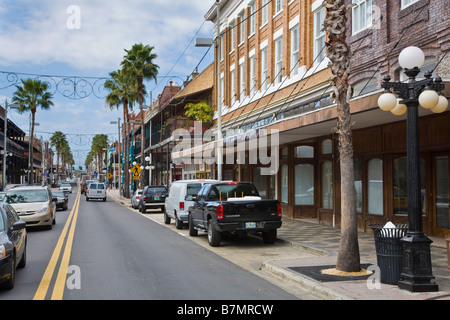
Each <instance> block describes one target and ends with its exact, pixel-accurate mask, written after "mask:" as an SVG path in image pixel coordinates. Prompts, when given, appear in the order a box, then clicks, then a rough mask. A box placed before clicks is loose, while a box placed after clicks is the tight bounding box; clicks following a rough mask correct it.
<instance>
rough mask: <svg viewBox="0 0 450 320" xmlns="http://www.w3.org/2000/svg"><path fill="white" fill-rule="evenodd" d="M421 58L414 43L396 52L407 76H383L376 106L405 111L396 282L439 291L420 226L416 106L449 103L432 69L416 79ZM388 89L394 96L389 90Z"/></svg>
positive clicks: (434, 106) (439, 107) (412, 288)
mask: <svg viewBox="0 0 450 320" xmlns="http://www.w3.org/2000/svg"><path fill="white" fill-rule="evenodd" d="M423 62H424V54H423V52H422V50H420V49H419V48H417V47H407V48H405V49H404V50H403V51H402V52H401V53H400V55H399V64H400V66H401V67H402V68H404V70H405V74H406V75H407V76H408V77H409V80H408V81H407V82H405V83H401V82H390V79H391V78H390V77H389V76H386V77H385V78H384V82H383V83H382V84H381V87H382V88H384V89H385V92H384V93H383V94H382V95H381V96H380V98H379V100H378V105H379V107H380V108H381V109H382V110H384V111H391V112H392V113H393V114H396V115H401V114H404V113H405V112H407V118H406V127H407V173H408V190H407V196H408V232H407V234H406V236H405V237H403V238H402V239H401V242H402V245H403V270H402V273H401V274H400V281H399V282H398V284H397V285H398V287H399V288H401V289H405V290H409V291H411V292H431V291H438V285H437V284H436V283H434V281H432V280H433V279H434V276H433V274H432V270H431V252H430V244H431V243H432V241H431V240H430V239H429V238H428V237H426V236H425V235H424V232H423V228H422V205H421V199H422V198H421V189H420V158H419V125H418V118H419V112H418V108H419V104H420V105H421V106H422V107H424V108H426V109H431V110H432V111H433V112H436V113H440V112H443V111H445V109H446V108H447V106H448V101H447V99H446V98H445V97H444V96H442V94H441V90H443V89H444V85H443V84H441V82H442V80H441V79H440V78H436V79H435V80H434V81H433V79H432V78H431V73H430V72H428V73H426V74H425V79H423V80H420V81H416V76H417V75H418V74H419V72H420V69H419V68H420V67H421V66H422V64H423ZM391 89H392V90H393V91H394V92H395V93H396V94H397V97H396V96H395V95H394V94H392V93H390V90H391ZM436 91H438V92H439V94H438V93H436Z"/></svg>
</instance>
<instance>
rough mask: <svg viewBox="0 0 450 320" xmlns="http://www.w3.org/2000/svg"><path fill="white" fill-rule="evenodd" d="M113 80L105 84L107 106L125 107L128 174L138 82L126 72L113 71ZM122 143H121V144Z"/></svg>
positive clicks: (124, 149)
mask: <svg viewBox="0 0 450 320" xmlns="http://www.w3.org/2000/svg"><path fill="white" fill-rule="evenodd" d="M109 75H110V76H111V78H112V80H108V81H106V82H105V84H104V87H105V89H107V90H109V91H110V93H109V94H108V95H107V96H106V104H107V105H108V106H109V108H110V109H111V110H112V109H113V108H114V107H116V108H117V109H118V108H119V107H120V105H122V106H123V119H124V120H123V121H124V135H123V136H124V142H125V143H124V148H123V154H124V162H125V163H124V172H128V169H129V161H128V151H129V150H128V148H126V146H127V145H128V132H129V129H130V128H129V119H128V112H129V110H128V109H131V110H132V109H133V104H134V102H136V101H137V100H138V99H137V80H136V78H135V77H134V76H132V75H131V74H130V73H128V72H125V71H124V70H117V71H113V72H111V73H110V74H109ZM119 143H120V142H119ZM124 178H125V181H124V182H125V185H129V181H128V178H129V176H128V175H127V174H125V175H124ZM124 196H125V197H127V198H129V188H124Z"/></svg>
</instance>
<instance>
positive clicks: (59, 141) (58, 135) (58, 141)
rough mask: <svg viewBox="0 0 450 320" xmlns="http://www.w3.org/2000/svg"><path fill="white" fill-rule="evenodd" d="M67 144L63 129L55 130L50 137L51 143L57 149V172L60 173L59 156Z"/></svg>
mask: <svg viewBox="0 0 450 320" xmlns="http://www.w3.org/2000/svg"><path fill="white" fill-rule="evenodd" d="M65 144H67V145H68V143H67V139H66V135H65V134H64V133H62V132H61V131H55V133H54V134H53V135H52V136H51V137H50V145H51V146H52V147H54V148H55V149H56V158H57V161H56V173H57V174H59V168H58V164H59V158H60V156H61V154H62V152H63V148H64V145H65Z"/></svg>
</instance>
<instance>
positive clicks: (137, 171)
mask: <svg viewBox="0 0 450 320" xmlns="http://www.w3.org/2000/svg"><path fill="white" fill-rule="evenodd" d="M141 171H142V169H141V167H140V166H139V165H138V164H135V165H134V166H133V168H131V172H133V175H135V176H138V175H139V174H140V173H141Z"/></svg>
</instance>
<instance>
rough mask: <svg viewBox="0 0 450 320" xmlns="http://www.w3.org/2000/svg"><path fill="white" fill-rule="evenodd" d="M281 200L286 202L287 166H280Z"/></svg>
mask: <svg viewBox="0 0 450 320" xmlns="http://www.w3.org/2000/svg"><path fill="white" fill-rule="evenodd" d="M281 202H283V203H288V166H287V165H286V164H283V165H282V166H281Z"/></svg>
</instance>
